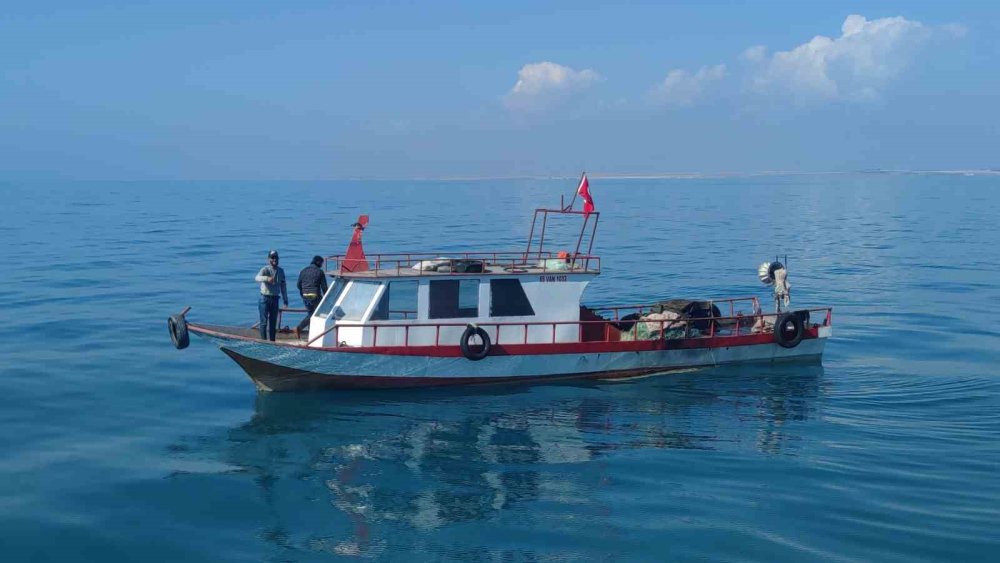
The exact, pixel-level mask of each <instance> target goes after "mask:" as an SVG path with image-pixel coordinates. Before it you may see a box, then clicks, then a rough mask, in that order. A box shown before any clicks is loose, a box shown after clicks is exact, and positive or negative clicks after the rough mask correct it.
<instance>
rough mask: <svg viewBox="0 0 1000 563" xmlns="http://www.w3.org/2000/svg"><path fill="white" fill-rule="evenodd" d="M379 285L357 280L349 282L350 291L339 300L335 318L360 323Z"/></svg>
mask: <svg viewBox="0 0 1000 563" xmlns="http://www.w3.org/2000/svg"><path fill="white" fill-rule="evenodd" d="M381 285H382V284H380V283H376V282H362V281H357V280H355V281H354V282H351V287H350V289H348V290H347V293H345V294H344V298H343V299H341V300H340V306H339V307H337V311H336V315H337V318H338V319H343V320H345V321H360V320H361V318H362V317H364V314H365V311H367V310H368V306H369V305H371V302H372V299H373V298H374V297H375V293H376V292H377V291H378V288H379V286H381Z"/></svg>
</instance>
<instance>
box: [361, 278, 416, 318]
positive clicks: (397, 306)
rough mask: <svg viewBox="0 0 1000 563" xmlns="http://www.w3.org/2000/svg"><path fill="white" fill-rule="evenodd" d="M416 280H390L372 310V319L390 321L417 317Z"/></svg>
mask: <svg viewBox="0 0 1000 563" xmlns="http://www.w3.org/2000/svg"><path fill="white" fill-rule="evenodd" d="M417 287H418V283H417V282H416V281H393V282H389V284H388V286H387V287H386V288H385V291H383V292H382V298H381V299H379V300H378V305H376V306H375V310H374V311H373V312H372V316H371V320H373V321H389V320H399V319H415V318H417Z"/></svg>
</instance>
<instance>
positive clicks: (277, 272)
mask: <svg viewBox="0 0 1000 563" xmlns="http://www.w3.org/2000/svg"><path fill="white" fill-rule="evenodd" d="M254 279H255V280H257V281H259V282H260V339H261V340H271V341H273V340H274V337H275V333H276V332H277V330H278V297H279V292H280V297H281V298H282V299H283V300H284V302H285V307H287V306H288V287H287V286H286V285H285V271H284V270H282V269H281V268H280V267H278V251H277V250H272V251H271V252H269V253H268V254H267V265H266V266H264V267H263V268H261V269H260V271H259V272H257V277H256V278H254Z"/></svg>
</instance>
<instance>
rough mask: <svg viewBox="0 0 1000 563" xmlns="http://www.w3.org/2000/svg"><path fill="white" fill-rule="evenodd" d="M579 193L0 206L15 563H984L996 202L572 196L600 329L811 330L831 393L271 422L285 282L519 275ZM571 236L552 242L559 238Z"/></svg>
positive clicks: (350, 404) (966, 198)
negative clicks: (673, 315)
mask: <svg viewBox="0 0 1000 563" xmlns="http://www.w3.org/2000/svg"><path fill="white" fill-rule="evenodd" d="M574 184H575V180H573V179H569V180H546V181H541V180H521V181H514V180H504V181H470V182H458V181H456V182H429V181H427V182H374V181H365V182H317V183H296V182H273V183H241V182H233V183H174V182H162V183H155V182H141V183H28V184H24V183H10V182H7V183H0V197H2V201H3V202H4V205H5V210H4V213H3V219H2V222H0V235H2V236H3V240H4V241H5V243H6V244H5V245H4V250H3V252H4V258H5V260H4V262H5V264H4V268H3V272H2V279H3V286H4V290H5V293H6V299H5V300H4V301H5V306H4V308H3V312H2V322H0V383H2V385H3V389H4V401H3V403H2V407H0V444H2V445H3V455H2V456H0V546H2V547H0V551H2V554H3V555H2V556H3V559H4V560H5V561H66V560H100V561H115V560H134V561H149V560H164V561H178V560H184V561H189V562H193V561H272V560H274V561H288V560H316V561H321V560H330V559H338V558H375V559H385V560H403V561H413V560H472V561H593V560H612V561H636V560H666V559H678V560H704V559H712V560H718V559H722V560H749V561H803V560H809V561H812V560H833V561H844V560H857V561H870V560H879V561H907V562H909V561H925V560H927V561H929V560H937V561H942V560H949V561H951V560H983V561H986V560H996V557H997V554H998V553H1000V440H998V437H1000V373H998V368H997V366H998V364H1000V338H998V337H1000V286H998V280H1000V234H998V230H997V228H996V225H995V222H996V218H997V217H1000V177H997V176H992V177H990V176H974V177H965V176H951V175H937V176H917V175H875V174H870V175H818V176H787V177H759V178H724V179H698V180H650V179H645V180H613V179H600V178H593V179H592V182H591V191H592V193H593V195H594V198H595V200H596V204H597V209H598V210H599V211H600V212H601V218H600V226H601V228H600V229H599V232H598V240H597V242H596V244H595V253H597V254H600V255H601V256H602V257H603V258H604V260H603V263H602V265H603V267H604V273H603V275H602V276H601V277H600V278H598V280H597V281H595V282H594V283H593V284H592V286H591V287H590V288H589V289H588V290H587V293H586V294H585V301H586V302H588V303H590V304H598V305H602V304H611V303H616V302H618V303H621V302H625V303H634V302H640V301H650V300H653V299H658V298H667V297H725V296H733V295H735V296H742V295H759V296H761V297H764V296H765V295H766V288H765V287H764V286H762V285H761V284H760V282H759V281H758V280H757V278H756V267H757V265H758V264H759V263H760V262H762V261H764V260H766V259H771V258H773V257H774V256H775V254H782V255H784V254H788V261H789V268H790V280H791V283H792V286H793V289H792V291H793V298H794V304H795V305H796V306H797V307H798V306H801V307H806V306H824V305H832V306H834V307H835V312H834V330H835V333H834V338H833V339H832V341H831V342H830V343H829V345H828V347H827V351H826V355H825V357H824V359H823V362H822V365H752V366H743V367H728V368H724V369H709V370H702V371H692V372H687V373H681V374H673V375H667V376H661V377H652V378H646V379H641V380H636V381H630V382H624V383H581V384H569V385H550V386H544V385H539V386H516V385H515V386H492V387H484V388H469V389H450V390H449V389H445V390H425V391H420V390H407V391H398V392H396V391H394V392H385V391H374V392H351V393H344V392H331V393H304V394H272V395H266V394H264V395H258V394H257V393H256V392H255V390H254V387H253V386H252V384H251V383H250V381H249V380H248V379H247V378H246V377H245V375H244V374H243V373H242V371H241V370H240V369H239V368H238V366H236V365H235V364H234V363H233V362H231V361H230V360H229V359H228V358H226V357H225V356H224V355H223V354H222V353H221V352H219V351H218V350H217V349H214V348H212V347H211V346H210V345H208V344H207V343H206V342H204V341H201V340H198V339H195V341H194V342H193V343H192V346H191V347H190V348H188V349H187V350H184V351H177V350H175V349H174V348H173V347H172V346H171V345H170V342H169V339H168V335H167V331H166V323H165V320H166V317H167V316H168V315H169V314H171V313H174V312H177V311H179V310H180V309H182V308H183V307H184V306H185V305H191V306H192V307H193V309H192V311H191V313H190V315H189V317H190V318H191V319H192V320H200V321H206V322H217V323H240V324H247V325H249V324H251V323H253V322H254V321H255V316H256V293H257V287H256V284H255V283H254V282H253V281H252V277H253V275H254V274H255V272H256V270H257V269H258V268H259V267H260V266H261V265H262V264H263V262H264V257H265V253H266V251H267V250H268V249H270V248H277V249H278V250H279V251H281V253H282V264H283V265H284V266H285V268H286V269H287V271H288V272H289V275H290V277H292V278H293V279H294V276H295V275H296V273H297V271H298V269H299V268H301V267H303V266H305V265H306V264H307V263H308V261H309V258H311V257H312V255H313V254H317V253H319V254H332V253H339V252H342V251H343V250H344V249H345V248H346V245H347V240H348V237H349V235H350V227H349V225H350V224H351V223H352V222H353V221H354V220H355V218H356V217H357V215H358V214H359V213H362V212H364V213H369V214H371V217H372V222H371V225H370V227H369V229H368V230H367V231H366V232H365V245H366V248H367V249H368V250H369V252H376V251H383V252H392V251H400V250H403V251H405V250H411V251H412V250H426V249H439V250H445V251H447V250H457V249H472V250H483V249H492V248H501V249H505V248H509V249H514V250H517V249H520V248H522V247H523V240H524V237H525V235H526V233H527V229H528V226H529V224H530V214H531V211H532V210H533V209H534V208H535V207H536V206H539V205H543V204H545V205H555V204H557V203H558V199H559V195H560V193H565V194H570V193H571V192H572V189H573V188H574V187H575V186H574ZM567 230H568V228H567Z"/></svg>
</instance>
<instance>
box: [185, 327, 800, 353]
mask: <svg viewBox="0 0 1000 563" xmlns="http://www.w3.org/2000/svg"><path fill="white" fill-rule="evenodd" d="M188 330H190V331H191V332H196V333H201V334H205V335H208V336H214V337H217V338H225V339H233V340H248V341H251V342H266V343H267V344H270V345H272V346H288V347H291V348H303V346H301V345H295V344H288V343H285V342H267V341H263V340H260V339H259V338H249V337H246V336H240V335H235V334H227V333H224V332H218V331H214V330H211V329H207V328H204V327H201V326H198V325H196V324H189V325H188ZM813 338H819V326H814V327H810V328H807V329H805V330H804V331H803V335H802V340H810V339H813ZM775 342H776V339H775V337H774V334H773V333H770V332H766V333H759V334H746V335H742V336H714V337H699V338H683V339H676V340H636V341H620V340H619V341H614V342H561V343H560V342H557V343H551V344H494V345H493V348H492V349H491V350H490V355H491V356H533V355H541V354H594V353H608V352H650V351H656V350H688V349H698V348H731V347H734V346H754V345H758V344H773V343H775ZM308 349H309V350H316V351H324V352H340V353H345V354H352V353H355V354H357V353H363V354H384V355H389V356H428V357H435V358H457V357H460V356H461V355H462V350H461V347H459V345H458V343H456V344H455V345H453V346H367V347H347V346H344V347H337V348H326V347H324V348H318V347H309V348H308Z"/></svg>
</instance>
